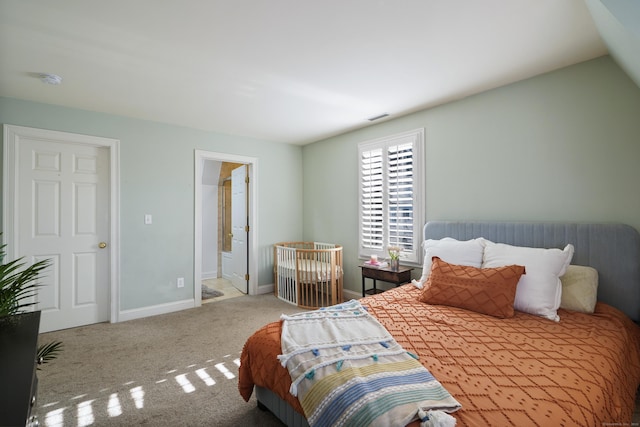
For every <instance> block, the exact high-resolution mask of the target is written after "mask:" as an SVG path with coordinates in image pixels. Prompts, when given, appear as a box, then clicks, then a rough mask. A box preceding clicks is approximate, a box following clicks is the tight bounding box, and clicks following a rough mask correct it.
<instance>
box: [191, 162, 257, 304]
mask: <svg viewBox="0 0 640 427" xmlns="http://www.w3.org/2000/svg"><path fill="white" fill-rule="evenodd" d="M256 168H257V160H256V159H255V158H250V157H244V156H236V155H231V154H224V153H215V152H206V151H199V150H197V151H196V153H195V185H194V188H195V218H194V224H195V227H194V233H195V234H194V244H195V248H194V254H195V256H194V300H195V305H196V306H199V305H201V304H202V301H203V291H204V292H205V293H207V291H208V289H207V288H209V285H211V287H212V288H213V290H214V291H215V290H216V288H217V291H221V292H222V293H227V294H232V293H233V288H235V290H236V291H238V290H239V291H241V292H242V293H243V294H244V293H248V294H250V295H255V294H256V293H257V263H256V259H257V257H256V254H255V250H256V248H257V244H256V242H257V238H256V235H257V230H256V229H255V227H254V225H253V224H254V221H255V217H256V211H257V210H256V203H255V199H256V198H255V188H256V183H255V179H254V177H255V175H256ZM234 175H235V176H234ZM234 181H235V182H236V190H234V187H233V182H234ZM238 188H240V190H241V193H239V192H238ZM234 198H235V203H233V202H232V200H233V199H234ZM234 211H235V212H234ZM234 218H235V219H234ZM203 280H204V281H205V282H204V283H205V286H206V287H205V288H203ZM229 286H230V287H229ZM225 287H228V291H227V292H225V291H224V290H223V289H221V288H225ZM214 294H215V292H214ZM205 298H206V295H205Z"/></svg>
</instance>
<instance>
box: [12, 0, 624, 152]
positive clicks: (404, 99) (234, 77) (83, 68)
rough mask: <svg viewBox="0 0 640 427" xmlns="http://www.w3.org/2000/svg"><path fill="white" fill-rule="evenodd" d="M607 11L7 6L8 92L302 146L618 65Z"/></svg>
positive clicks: (383, 4) (31, 2)
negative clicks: (602, 26) (603, 30)
mask: <svg viewBox="0 0 640 427" xmlns="http://www.w3.org/2000/svg"><path fill="white" fill-rule="evenodd" d="M587 1H590V2H592V3H593V2H594V1H595V2H596V3H599V1H600V0H587ZM606 1H615V0H606ZM623 1H631V0H623ZM600 6H601V5H600ZM605 10H606V9H605ZM592 13H593V7H592V10H591V11H590V9H589V7H588V6H587V4H586V3H585V0H562V1H558V0H483V1H477V0H323V1H315V2H311V1H308V0H272V1H265V0H262V1H261V0H233V1H230V0H181V1H177V0H174V1H168V0H167V1H162V2H159V1H156V0H136V1H130V0H111V1H97V0H57V1H51V0H20V1H16V0H0V96H6V97H11V98H19V99H25V100H31V101H37V102H43V103H49V104H56V105H62V106H68V107H73V108H80V109H84V110H91V111H99V112H105V113H110V114H116V115H121V116H128V117H134V118H138V119H146V120H153V121H157V122H164V123H170V124H175V125H180V126H187V127H190V128H195V129H202V130H207V131H216V132H221V133H226V134H233V135H241V136H245V137H251V138H256V139H259V140H269V141H277V142H284V143H291V144H301V145H302V144H307V143H310V142H313V141H317V140H320V139H323V138H326V137H329V136H333V135H336V134H340V133H344V132H347V131H349V130H353V129H357V128H360V127H363V126H367V125H370V124H371V123H372V122H370V121H368V120H367V118H369V117H372V116H377V115H380V114H382V113H388V114H389V117H390V118H394V117H398V116H401V115H404V114H407V113H410V112H414V111H418V110H420V109H424V108H427V107H431V106H435V105H438V104H442V103H445V102H449V101H451V100H454V99H459V98H462V97H465V96H468V95H471V94H474V93H478V92H482V91H484V90H487V89H491V88H494V87H498V86H502V85H505V84H508V83H512V82H515V81H518V80H522V79H525V78H528V77H532V76H535V75H538V74H541V73H545V72H548V71H551V70H554V69H558V68H562V67H565V66H568V65H571V64H575V63H579V62H582V61H585V60H589V59H592V58H596V57H599V56H601V55H605V54H607V53H608V48H607V45H606V44H605V40H604V39H603V38H602V37H601V35H600V32H599V31H598V29H597V27H596V25H595V23H594V20H593V18H592ZM40 73H54V74H58V75H60V76H61V77H62V78H63V81H62V84H60V85H57V86H55V85H47V84H44V83H42V82H41V81H40V80H39V78H38V76H39V74H40ZM382 120H385V119H382Z"/></svg>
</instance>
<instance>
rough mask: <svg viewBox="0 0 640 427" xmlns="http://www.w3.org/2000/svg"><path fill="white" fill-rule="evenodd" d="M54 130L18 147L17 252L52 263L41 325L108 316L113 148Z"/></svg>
mask: <svg viewBox="0 0 640 427" xmlns="http://www.w3.org/2000/svg"><path fill="white" fill-rule="evenodd" d="M57 134H58V135H57V137H56V139H55V140H46V139H42V138H33V139H30V138H28V137H22V138H20V142H19V147H18V148H17V152H18V158H19V161H18V162H17V163H18V164H17V168H18V170H17V173H16V176H17V185H16V198H17V202H18V203H17V208H18V211H17V215H16V216H17V218H18V219H19V220H18V221H17V222H18V225H17V228H16V230H17V233H18V236H17V239H16V241H17V242H18V245H17V246H18V255H19V256H24V257H25V259H26V260H27V261H32V260H33V261H38V260H41V259H50V260H51V263H52V265H51V267H49V268H48V269H47V270H45V272H44V273H43V274H42V276H41V279H40V283H41V284H42V285H43V286H42V287H41V288H40V289H39V290H38V296H37V300H38V304H37V306H36V309H38V310H42V315H41V323H40V332H47V331H52V330H58V329H65V328H70V327H75V326H81V325H86V324H91V323H97V322H103V321H107V320H109V308H110V304H109V284H110V268H109V267H110V251H109V250H108V249H106V248H107V245H108V244H109V242H108V238H109V236H110V230H109V227H110V225H109V224H110V206H109V200H110V198H109V194H110V179H109V173H110V172H109V171H110V165H109V162H110V157H109V151H108V149H107V148H105V147H100V146H95V145H84V144H78V143H77V142H65V141H62V142H60V140H59V133H57Z"/></svg>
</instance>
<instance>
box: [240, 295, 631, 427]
mask: <svg viewBox="0 0 640 427" xmlns="http://www.w3.org/2000/svg"><path fill="white" fill-rule="evenodd" d="M419 292H420V291H419V290H417V289H415V288H414V287H413V286H412V285H404V286H401V287H398V288H395V289H392V290H390V291H387V292H385V293H382V294H378V295H375V296H370V297H366V298H363V299H362V300H361V301H362V303H363V305H364V306H366V307H367V308H368V309H369V311H370V313H372V314H373V315H374V316H375V317H377V318H378V320H379V321H380V322H381V323H382V324H383V325H384V326H385V327H386V328H387V329H388V330H389V332H390V333H391V334H392V335H393V336H394V338H395V339H396V340H397V341H398V342H399V343H400V344H401V345H402V346H403V347H404V348H405V349H407V350H409V351H411V352H413V353H415V354H418V355H419V356H420V362H421V363H422V364H423V365H424V366H425V367H426V368H427V369H428V370H429V371H430V372H431V373H432V374H433V375H434V376H435V377H436V379H438V380H439V381H440V383H442V385H443V386H444V387H445V388H446V389H447V390H448V391H449V392H450V393H451V394H452V395H453V396H454V397H455V398H456V399H457V400H458V401H459V402H460V403H461V404H462V409H461V410H459V411H457V412H455V413H454V414H453V416H454V417H455V418H456V419H457V420H458V423H457V426H513V425H517V426H520V425H523V426H524V425H527V426H529V425H538V426H551V425H554V426H602V425H607V424H608V423H626V425H630V422H631V418H632V414H633V408H634V400H635V393H636V389H637V387H638V385H639V384H640V327H638V326H637V325H636V324H634V323H633V322H632V321H631V320H630V319H629V318H627V317H626V316H625V315H624V314H622V313H621V312H620V311H618V310H616V309H615V308H613V307H610V306H608V305H606V304H602V303H598V305H597V307H596V313H594V314H593V315H588V314H580V313H575V312H569V311H565V310H560V311H559V315H560V319H561V320H560V322H558V323H556V322H552V321H550V320H547V319H543V318H540V317H536V316H532V315H529V314H525V313H521V312H516V315H515V316H514V317H513V318H510V319H497V318H494V317H490V316H487V315H483V314H478V313H474V312H471V311H467V310H463V309H458V308H453V307H446V306H433V305H428V304H424V303H421V302H419V301H417V297H418V295H419ZM280 325H281V323H280V322H275V323H271V324H268V325H265V326H264V327H263V328H261V329H260V330H258V331H257V332H256V333H255V334H254V335H253V336H252V337H250V338H249V340H248V341H247V343H246V344H245V347H244V349H243V352H242V355H241V365H240V376H239V384H238V387H239V390H240V394H241V395H242V396H243V397H244V399H245V400H248V399H249V398H250V396H251V394H252V392H253V386H254V384H255V385H259V386H262V387H265V388H268V389H270V390H272V391H274V392H275V393H276V394H277V395H278V396H280V397H281V398H282V399H284V400H286V401H287V402H289V404H290V405H292V406H293V408H294V409H296V410H297V411H298V412H300V413H303V411H302V408H301V407H300V404H299V403H298V401H297V399H296V398H294V397H293V396H291V395H290V394H289V386H290V384H291V379H290V377H289V374H288V372H287V371H286V369H285V368H283V367H282V366H281V365H280V364H279V362H278V360H277V359H276V356H277V355H278V354H280V331H281V326H280Z"/></svg>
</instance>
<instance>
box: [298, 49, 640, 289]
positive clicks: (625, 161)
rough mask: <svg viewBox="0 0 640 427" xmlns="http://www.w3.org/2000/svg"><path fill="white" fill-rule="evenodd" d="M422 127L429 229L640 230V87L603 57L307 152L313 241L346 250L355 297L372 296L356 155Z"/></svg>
mask: <svg viewBox="0 0 640 427" xmlns="http://www.w3.org/2000/svg"><path fill="white" fill-rule="evenodd" d="M419 127H424V128H425V131H426V157H427V170H426V195H427V200H426V204H427V218H426V220H436V219H438V220H515V221H518V220H520V221H525V220H534V221H578V222H585V221H592V222H598V221H604V222H622V223H627V224H630V225H632V226H634V227H635V228H636V229H638V230H640V196H639V195H638V186H639V185H640V88H638V87H637V86H636V85H635V84H634V83H633V82H632V81H631V80H630V79H629V78H628V76H627V75H626V74H624V73H623V71H622V70H621V69H620V68H619V67H618V66H617V65H616V64H615V63H614V62H613V61H612V60H611V58H610V57H608V56H607V57H601V58H598V59H595V60H592V61H589V62H585V63H582V64H578V65H575V66H571V67H568V68H564V69H561V70H558V71H555V72H552V73H548V74H545V75H542V76H538V77H535V78H531V79H529V80H525V81H522V82H519V83H515V84H511V85H508V86H504V87H501V88H498V89H494V90H491V91H487V92H484V93H482V94H479V95H475V96H471V97H468V98H465V99H462V100H459V101H455V102H451V103H448V104H446V105H442V106H439V107H436V108H432V109H429V110H424V111H421V112H418V113H415V114H411V115H408V116H405V117H401V118H398V119H395V120H389V121H387V122H383V123H380V124H378V125H375V126H371V127H368V128H364V129H361V130H357V131H354V132H350V133H348V134H344V135H340V136H337V137H333V138H330V139H327V140H324V141H320V142H317V143H314V144H311V145H308V146H305V147H304V148H303V153H302V158H303V174H304V199H303V200H304V239H305V240H320V241H334V242H336V243H340V244H342V245H343V246H344V256H345V261H344V264H345V269H346V275H345V287H346V288H348V289H351V290H353V291H358V292H359V290H360V286H361V282H360V271H359V269H358V268H357V265H358V259H357V253H358V251H357V249H358V248H357V242H358V231H357V227H358V204H357V202H358V200H357V199H358V187H357V181H358V180H357V177H358V174H357V167H358V160H357V144H358V143H359V142H361V141H366V140H369V139H373V138H378V137H381V136H386V135H391V134H394V133H397V132H402V131H406V130H411V129H415V128H419ZM419 274H420V271H419V270H416V271H414V276H416V275H418V276H419Z"/></svg>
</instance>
